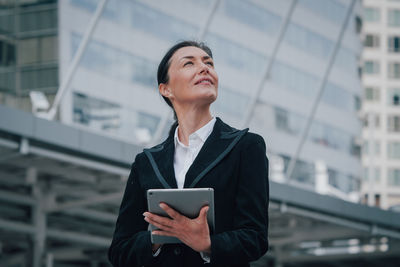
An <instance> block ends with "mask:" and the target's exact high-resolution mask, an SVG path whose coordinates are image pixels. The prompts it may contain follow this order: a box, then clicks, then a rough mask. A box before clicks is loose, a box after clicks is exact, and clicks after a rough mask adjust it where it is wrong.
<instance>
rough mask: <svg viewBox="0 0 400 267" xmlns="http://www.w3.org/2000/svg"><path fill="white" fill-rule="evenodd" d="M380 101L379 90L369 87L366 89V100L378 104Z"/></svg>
mask: <svg viewBox="0 0 400 267" xmlns="http://www.w3.org/2000/svg"><path fill="white" fill-rule="evenodd" d="M379 99H380V91H379V88H376V87H367V88H365V100H367V101H374V102H378V101H379Z"/></svg>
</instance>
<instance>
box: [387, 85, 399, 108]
mask: <svg viewBox="0 0 400 267" xmlns="http://www.w3.org/2000/svg"><path fill="white" fill-rule="evenodd" d="M387 97H388V98H387V100H388V101H387V103H388V104H389V105H391V106H399V105H400V88H389V89H388V95H387Z"/></svg>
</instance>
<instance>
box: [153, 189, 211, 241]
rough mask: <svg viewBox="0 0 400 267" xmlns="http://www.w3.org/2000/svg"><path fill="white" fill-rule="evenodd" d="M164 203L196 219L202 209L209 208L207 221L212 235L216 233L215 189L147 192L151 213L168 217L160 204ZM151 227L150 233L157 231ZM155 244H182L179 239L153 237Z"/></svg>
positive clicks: (156, 190)
mask: <svg viewBox="0 0 400 267" xmlns="http://www.w3.org/2000/svg"><path fill="white" fill-rule="evenodd" d="M161 202H164V203H166V204H168V205H169V206H170V207H171V208H173V209H175V210H176V211H178V212H179V213H181V214H183V215H185V216H186V217H189V218H192V219H193V218H196V217H197V216H198V215H199V212H200V209H201V208H202V207H204V206H207V205H208V206H209V209H208V212H207V221H208V225H209V227H210V233H212V232H214V229H215V225H214V189H213V188H184V189H149V190H147V206H148V208H149V212H151V213H154V214H157V215H161V216H166V217H169V216H168V215H167V213H166V212H165V211H164V210H163V209H161V207H160V203H161ZM156 229H157V228H156V227H155V226H153V225H151V224H150V225H149V231H153V230H156ZM151 242H152V243H153V244H167V243H182V242H181V241H180V240H179V239H178V238H175V237H170V236H161V235H153V234H152V235H151Z"/></svg>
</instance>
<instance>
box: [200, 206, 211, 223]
mask: <svg viewBox="0 0 400 267" xmlns="http://www.w3.org/2000/svg"><path fill="white" fill-rule="evenodd" d="M208 209H209V207H208V206H204V207H202V208H201V210H200V214H199V218H200V219H202V220H203V221H207V213H208Z"/></svg>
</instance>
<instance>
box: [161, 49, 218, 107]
mask: <svg viewBox="0 0 400 267" xmlns="http://www.w3.org/2000/svg"><path fill="white" fill-rule="evenodd" d="M168 76H169V81H168V83H167V84H160V86H159V90H160V93H161V94H162V95H163V96H166V97H168V98H169V99H170V100H171V102H172V104H173V105H174V106H175V105H177V104H178V105H185V104H195V105H206V104H208V105H209V104H211V103H212V102H214V101H215V99H216V98H217V92H218V75H217V73H216V72H215V69H214V61H213V59H212V58H211V57H210V56H209V55H208V54H207V53H206V52H205V51H203V50H202V49H200V48H197V47H194V46H187V47H182V48H180V49H179V50H177V51H176V52H175V54H174V55H173V56H172V57H171V60H170V67H169V69H168Z"/></svg>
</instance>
